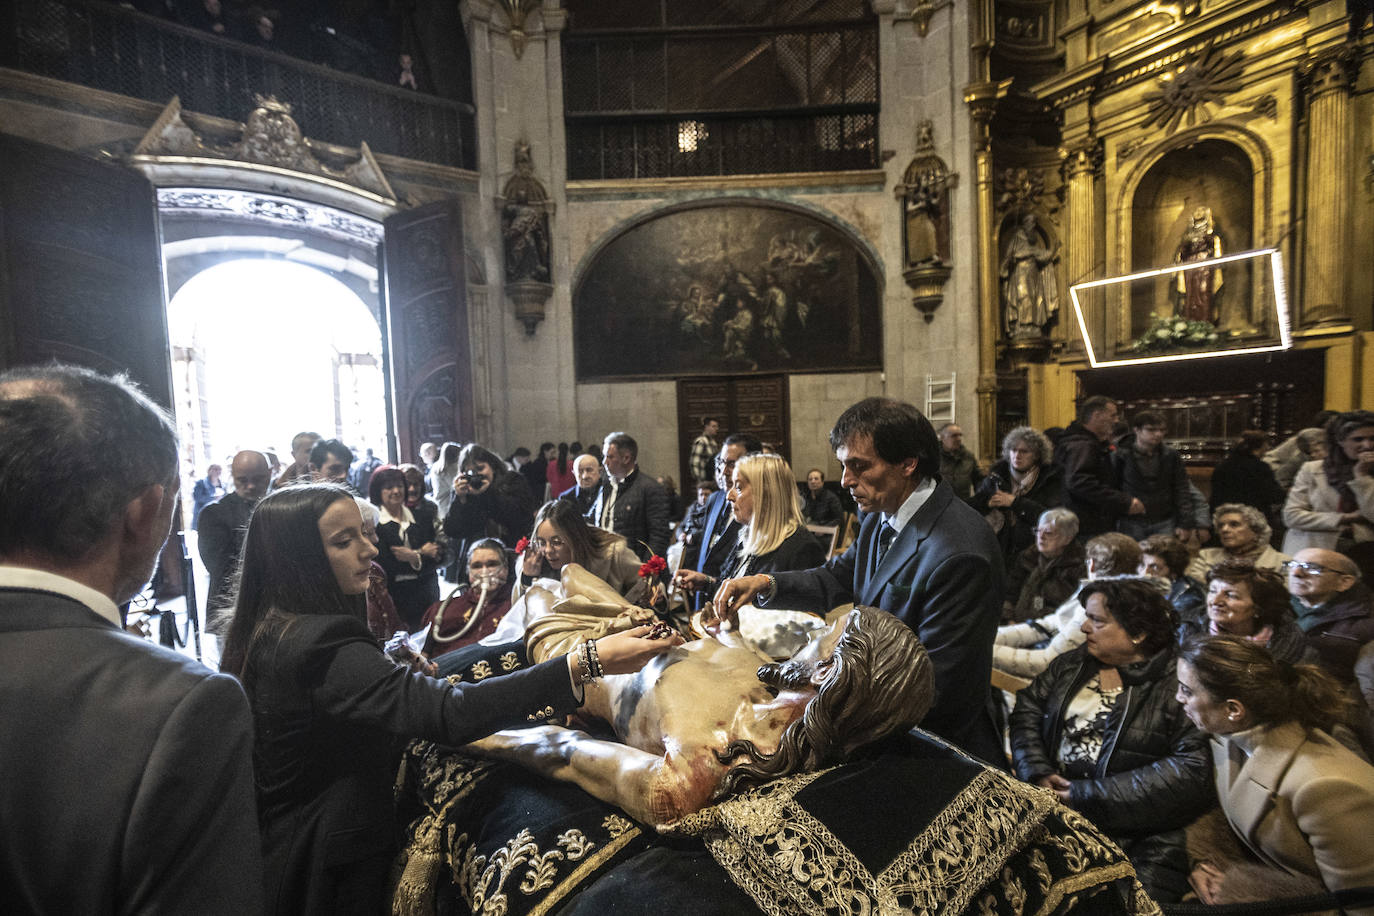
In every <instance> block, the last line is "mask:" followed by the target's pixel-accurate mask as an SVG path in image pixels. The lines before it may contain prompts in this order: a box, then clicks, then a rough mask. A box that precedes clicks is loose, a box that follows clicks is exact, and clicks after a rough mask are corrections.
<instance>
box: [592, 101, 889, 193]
mask: <svg viewBox="0 0 1374 916" xmlns="http://www.w3.org/2000/svg"><path fill="white" fill-rule="evenodd" d="M856 107H857V106H856ZM566 123H567V129H568V177H570V178H574V179H579V178H580V179H588V178H590V179H597V178H603V179H604V178H676V177H684V176H693V175H759V174H770V173H772V174H776V173H779V172H829V171H843V170H847V169H873V168H877V167H878V166H879V158H878V116H877V114H876V112H872V111H863V110H860V111H855V110H848V111H844V110H840V111H834V112H829V113H817V112H815V111H809V112H805V113H801V114H786V113H782V112H768V113H766V114H734V113H732V114H730V115H720V114H712V115H699V116H692V115H677V116H673V117H667V118H665V117H658V118H646V117H634V118H623V117H621V118H599V117H588V116H577V117H572V116H570V117H568V119H567V122H566Z"/></svg>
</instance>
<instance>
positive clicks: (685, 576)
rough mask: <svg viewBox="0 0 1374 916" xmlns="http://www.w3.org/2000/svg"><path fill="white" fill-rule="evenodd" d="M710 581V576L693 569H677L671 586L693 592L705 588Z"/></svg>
mask: <svg viewBox="0 0 1374 916" xmlns="http://www.w3.org/2000/svg"><path fill="white" fill-rule="evenodd" d="M710 583H711V577H710V576H708V575H706V573H703V572H697V571H696V570H695V569H679V570H678V571H677V574H676V575H674V576H673V588H676V589H679V590H681V591H684V592H695V591H699V590H700V589H703V588H706V587H707V586H708V585H710Z"/></svg>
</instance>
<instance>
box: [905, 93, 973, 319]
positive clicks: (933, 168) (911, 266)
mask: <svg viewBox="0 0 1374 916" xmlns="http://www.w3.org/2000/svg"><path fill="white" fill-rule="evenodd" d="M933 134H934V125H933V124H932V123H931V122H930V121H928V120H927V121H922V122H921V123H920V124H919V125H918V126H917V128H916V156H915V158H913V159H912V160H911V164H910V165H908V166H907V167H906V172H905V173H904V174H903V176H902V181H901V183H900V184H899V185H897V187H896V188H895V189H894V193H895V195H896V197H897V199H898V200H899V201H901V205H902V251H903V257H902V261H903V264H902V266H903V268H904V269H903V271H902V276H903V278H905V279H906V282H907V285H908V286H910V287H911V288H912V290H913V291H914V293H915V296H914V298H913V299H912V304H913V305H915V306H916V308H917V309H919V310H920V311H921V313H922V314H923V315H924V316H925V319H926V321H930V320H931V319H932V318H934V313H935V309H936V308H938V307H939V305H940V302H941V301H942V300H943V298H944V285H945V281H946V280H948V279H949V275H950V270H951V268H950V245H949V238H950V223H949V217H950V207H949V189H950V188H951V187H953V186H954V183H955V181H956V180H957V179H958V176H957V175H956V174H954V173H952V172H950V170H949V167H948V166H947V165H945V161H944V160H943V159H941V158H940V157H939V156H938V155H937V154H936V152H935V142H934V139H933Z"/></svg>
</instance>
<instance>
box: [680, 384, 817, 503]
mask: <svg viewBox="0 0 1374 916" xmlns="http://www.w3.org/2000/svg"><path fill="white" fill-rule="evenodd" d="M789 411H790V408H789V404H788V398H787V376H785V375H743V376H736V377H734V378H728V377H727V378H722V377H719V376H713V377H711V378H696V379H680V380H679V381H678V383H677V416H678V454H679V455H680V456H681V459H680V467H679V468H678V473H679V474H681V475H682V477H681V480H682V485H681V486H680V487H679V488H678V489H679V491H680V492H681V493H682V494H683V498H684V499H687V498H690V497H691V495H692V490H693V488H694V487H695V485H696V481H694V480H692V479H691V469H690V467H689V461H690V459H691V454H692V440H693V439H695V438H696V437H697V436H699V435H701V427H702V425H703V423H704V422H705V418H706V417H715V418H717V419H718V420H720V436H719V438H720V439H721V440H722V441H723V440H724V438H725V436H727V435H729V434H730V433H753V434H754V435H755V436H758V437H759V439H761V440H762V441H764V442H771V443H772V444H773V445H775V446H777V448H778V451H780V452H782V453H783V454H784V455H788V454H790V452H791V446H792V442H791V432H790V425H789V422H788V421H789V417H790V413H789Z"/></svg>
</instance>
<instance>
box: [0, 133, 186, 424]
mask: <svg viewBox="0 0 1374 916" xmlns="http://www.w3.org/2000/svg"><path fill="white" fill-rule="evenodd" d="M0 163H4V167H3V169H0V259H3V267H2V268H0V290H2V291H0V308H3V310H4V313H5V340H4V345H5V352H4V354H3V358H4V361H5V362H6V363H12V364H23V363H42V362H47V361H48V360H52V359H58V360H62V361H64V362H70V363H77V364H80V365H84V366H89V367H91V368H93V369H98V370H100V371H102V372H110V373H113V372H126V373H128V375H129V376H130V377H131V378H133V379H134V380H135V381H136V382H138V384H139V385H141V386H142V387H143V389H144V390H145V391H146V392H147V393H148V395H149V397H151V398H152V399H153V400H154V401H156V402H157V403H159V404H161V405H163V406H165V407H169V408H170V406H171V403H172V370H171V359H170V357H169V354H168V351H167V309H166V297H165V295H164V290H163V281H162V252H161V243H160V239H159V236H158V218H157V201H156V197H155V195H154V192H153V186H152V184H151V183H150V182H149V181H148V180H147V179H146V178H144V177H143V176H142V175H141V174H139V173H138V172H135V171H133V170H132V169H129V168H126V167H124V166H122V165H116V164H114V163H109V162H101V161H97V160H94V159H87V158H85V157H83V156H79V155H77V154H75V153H70V152H67V151H66V150H61V149H57V148H56V147H51V146H46V145H44V144H41V143H34V142H32V141H29V140H23V139H20V138H18V137H11V136H8V135H0Z"/></svg>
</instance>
